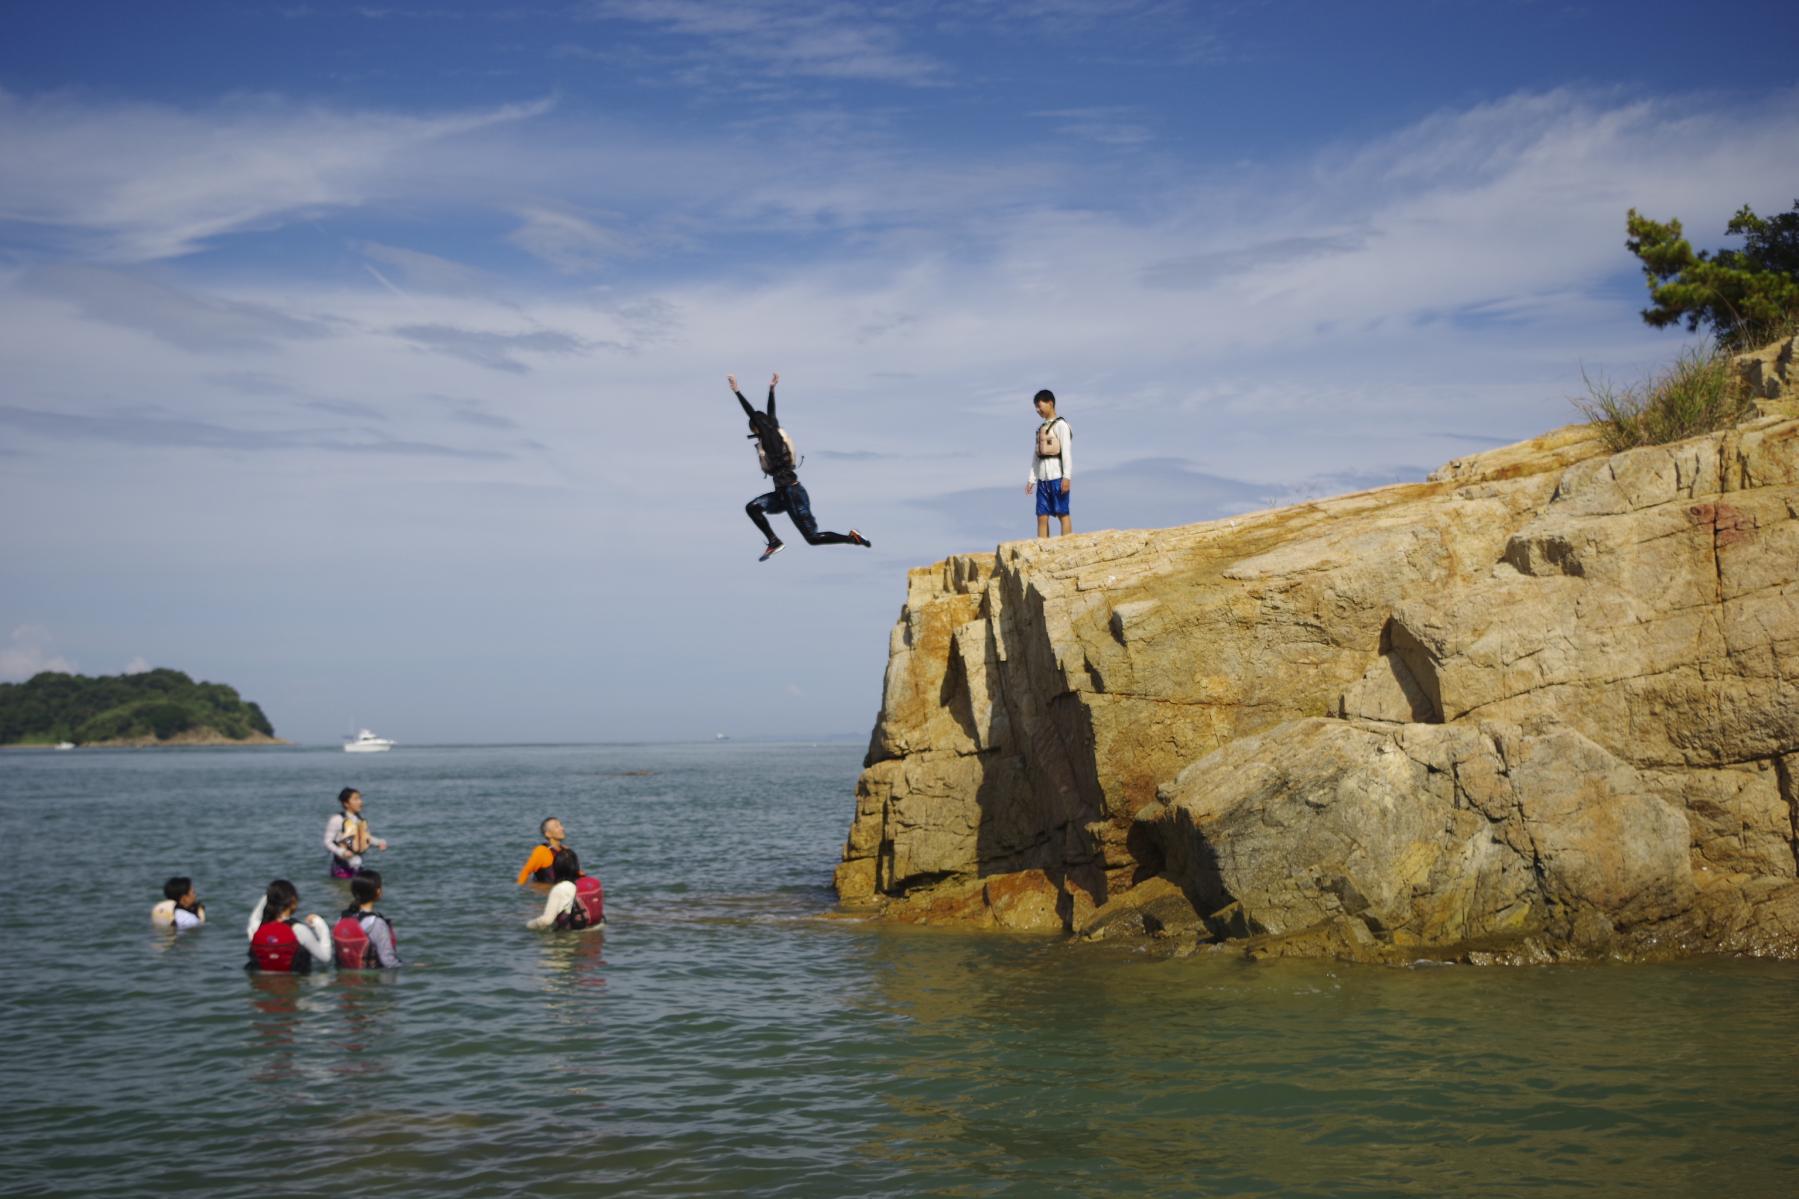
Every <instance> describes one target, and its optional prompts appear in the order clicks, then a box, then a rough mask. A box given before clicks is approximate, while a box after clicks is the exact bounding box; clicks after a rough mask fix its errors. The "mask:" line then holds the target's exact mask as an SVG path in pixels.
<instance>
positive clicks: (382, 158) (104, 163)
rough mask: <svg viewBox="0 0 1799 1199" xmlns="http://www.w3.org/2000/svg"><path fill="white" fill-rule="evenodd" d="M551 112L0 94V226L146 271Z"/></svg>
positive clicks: (370, 193) (339, 202) (342, 202)
mask: <svg viewBox="0 0 1799 1199" xmlns="http://www.w3.org/2000/svg"><path fill="white" fill-rule="evenodd" d="M550 107H551V104H550V102H549V101H538V102H536V103H529V104H509V105H503V106H500V107H497V108H492V109H488V110H485V111H476V112H467V113H452V114H448V115H439V116H430V117H413V116H403V115H397V114H393V113H384V112H358V111H354V110H334V109H327V108H319V107H311V106H298V105H294V104H291V103H287V102H285V101H283V100H281V99H279V98H276V97H256V96H234V97H231V98H230V99H229V100H227V101H224V102H222V103H221V104H220V105H218V106H217V107H216V108H214V109H211V110H195V109H179V108H172V107H168V106H164V105H153V104H131V105H109V104H103V103H98V102H86V101H81V100H75V99H70V98H67V97H61V96H52V97H47V98H43V99H36V100H27V99H22V98H20V97H18V96H16V95H13V94H11V93H8V92H5V91H0V161H3V162H5V163H6V164H7V169H6V171H5V172H4V173H0V221H5V222H27V223H31V224H36V225H39V226H43V227H46V228H48V229H52V230H57V231H60V232H61V233H62V234H64V235H65V236H66V237H67V238H69V239H70V243H71V246H72V248H73V249H74V250H75V251H76V252H77V253H79V254H81V255H82V256H91V257H95V258H100V259H105V260H110V261H117V262H146V261H151V260H154V259H159V258H172V257H178V256H180V255H184V254H189V253H192V252H194V251H195V250H197V249H199V248H200V247H201V246H202V245H204V244H205V243H206V242H207V241H208V240H209V239H212V238H216V237H219V236H221V235H223V234H227V233H235V232H241V231H244V230H255V229H264V228H269V227H272V226H275V225H279V224H283V223H286V222H288V221H292V220H295V219H298V218H301V217H304V216H307V215H310V214H314V213H318V212H322V211H326V210H330V209H335V208H343V207H350V206H355V205H358V204H362V203H365V202H367V201H369V200H371V199H373V198H374V197H375V196H377V195H378V194H380V183H381V180H382V179H383V178H385V177H389V176H391V173H392V171H393V169H394V164H395V160H396V159H397V158H401V157H403V156H404V155H406V154H407V153H408V152H411V151H415V150H418V149H421V148H424V147H427V146H429V145H431V144H433V143H436V142H440V141H443V140H445V139H450V138H455V137H458V136H462V135H466V134H470V133H474V132H477V131H480V130H484V129H488V128H490V127H493V126H496V125H502V124H511V123H516V122H520V121H525V120H528V119H530V118H532V117H535V116H539V115H541V114H543V113H545V112H547V111H549V109H550Z"/></svg>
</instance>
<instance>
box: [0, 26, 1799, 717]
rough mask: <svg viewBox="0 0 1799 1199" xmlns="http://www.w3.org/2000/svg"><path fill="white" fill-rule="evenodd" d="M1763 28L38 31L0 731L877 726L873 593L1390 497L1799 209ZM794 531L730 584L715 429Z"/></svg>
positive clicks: (23, 90)
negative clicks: (1219, 522)
mask: <svg viewBox="0 0 1799 1199" xmlns="http://www.w3.org/2000/svg"><path fill="white" fill-rule="evenodd" d="M1795 45H1799V17H1795V15H1794V14H1793V10H1792V6H1790V5H1776V4H1765V5H1732V4H1720V5H1714V6H1711V7H1710V8H1707V9H1705V10H1703V11H1701V10H1696V9H1693V8H1691V6H1688V5H1679V4H1663V3H1643V4H1633V5H1630V6H1628V9H1626V8H1625V7H1623V6H1616V5H1597V4H1590V5H1578V4H1574V5H1571V4H1559V3H1548V2H1544V3H1531V2H1517V3H1502V2H1489V3H1457V2H1451V0H1430V2H1426V0H1417V2H1394V3H1384V4H1374V3H1370V4H1350V3H1341V4H1326V3H1310V4H1297V3H1230V4H1198V3H1179V2H1176V0H1149V2H1144V3H1129V2H1126V3H1108V4H1100V3H1090V2H1089V0H1039V2H1031V0H1023V2H1018V3H1010V2H1004V0H988V2H980V0H975V2H965V3H959V4H938V3H926V2H923V0H919V2H912V0H895V2H893V3H884V4H867V5H864V4H847V3H839V4H804V5H802V4H789V3H781V2H777V0H745V2H739V3H734V4H712V3H701V2H698V0H671V2H667V3H651V2H648V0H595V2H592V3H555V4H548V3H546V4H531V3H527V4H511V5H508V4H503V3H502V4H485V5H448V4H400V3H396V4H391V5H389V4H378V3H369V4H362V5H337V4H321V3H304V2H301V0H292V2H287V3H279V4H254V3H241V2H240V3H230V4H226V3H217V4H207V3H188V4H182V5H167V6H152V5H142V4H124V3H121V4H72V5H21V6H17V7H16V8H15V9H14V11H12V12H10V13H9V27H8V36H7V37H6V38H5V39H3V40H0V162H3V163H5V164H6V165H5V167H4V168H3V169H0V362H3V363H4V367H5V370H4V378H5V380H6V382H5V385H4V391H0V504H3V505H4V509H5V511H6V512H7V514H8V515H9V517H10V519H8V520H6V521H5V522H4V523H3V524H0V529H3V530H4V531H3V533H0V560H4V562H5V567H4V581H5V587H4V589H3V590H0V678H6V679H16V678H22V677H26V676H28V675H29V674H30V673H31V672H33V671H34V670H37V669H42V668H75V669H79V670H81V671H83V672H86V673H114V672H116V671H119V670H122V669H129V668H137V667H141V666H143V665H146V664H154V665H168V666H175V667H180V668H183V669H186V670H189V671H190V672H192V673H194V674H196V675H198V676H202V677H206V678H210V679H218V680H223V681H227V682H231V683H233V684H235V685H237V686H239V687H240V688H241V689H242V690H243V691H244V693H245V694H246V695H248V696H250V697H252V698H255V699H257V700H259V701H260V702H262V703H263V705H264V706H265V708H266V709H267V710H268V712H269V714H270V716H271V718H272V719H273V720H274V721H275V723H276V725H277V727H278V729H279V730H280V731H281V732H283V733H284V734H286V735H288V736H292V737H295V738H299V739H302V740H308V741H321V740H328V739H330V738H332V737H335V736H337V735H339V734H342V733H344V732H347V731H351V730H352V729H353V728H354V727H355V726H357V725H359V724H368V725H372V726H374V727H375V728H377V729H378V730H379V731H381V732H382V733H384V734H386V735H389V736H394V737H397V738H400V739H401V740H410V741H414V742H421V741H436V740H519V739H523V740H564V739H567V740H594V739H602V740H604V739H637V738H662V737H688V736H710V735H711V734H712V733H713V732H715V731H724V732H728V733H732V734H734V735H740V736H748V735H799V736H811V735H822V734H828V733H840V732H847V733H858V734H859V733H861V732H863V731H865V730H866V729H867V727H868V726H869V724H870V722H871V721H872V718H873V716H874V713H875V710H876V708H877V706H878V703H879V697H880V680H881V671H882V667H883V665H884V662H885V658H886V650H887V631H888V629H889V627H890V626H891V623H892V621H893V619H894V618H895V616H896V615H897V613H898V610H899V605H900V603H901V602H902V600H903V597H904V590H905V581H904V572H905V570H906V568H908V567H911V566H918V565H924V564H928V563H929V562H932V561H934V560H936V559H938V558H941V557H943V556H944V555H945V554H948V553H951V552H957V551H966V550H980V549H986V548H990V547H991V546H993V545H994V544H995V543H997V542H999V541H1001V540H1004V539H1009V538H1013V537H1017V536H1020V535H1025V534H1028V532H1029V531H1030V529H1031V526H1032V523H1033V522H1032V519H1031V515H1030V511H1029V507H1028V501H1027V500H1026V498H1025V496H1024V495H1023V489H1022V483H1023V478H1024V474H1025V469H1026V466H1027V464H1028V456H1029V452H1030V436H1031V432H1032V429H1033V427H1034V417H1033V416H1032V413H1031V411H1030V408H1029V398H1030V395H1031V393H1033V392H1034V391H1035V390H1036V389H1037V388H1038V387H1042V386H1049V387H1052V388H1054V389H1055V390H1056V391H1057V392H1058V394H1060V395H1061V396H1062V397H1063V400H1064V411H1065V413H1066V414H1067V415H1068V416H1069V417H1070V419H1071V421H1072V423H1073V426H1074V428H1075V432H1076V444H1077V452H1078V464H1077V481H1076V488H1075V493H1074V494H1075V514H1076V527H1077V528H1094V527H1132V526H1159V525H1167V524H1175V523H1182V522H1187V521H1193V520H1204V519H1209V518H1212V517H1216V516H1220V515H1225V514H1228V513H1232V512H1239V511H1245V510H1250V509H1254V508H1257V507H1263V506H1267V505H1269V504H1275V503H1284V502H1289V501H1291V500H1293V499H1296V498H1301V497H1304V496H1308V495H1319V494H1328V493H1332V492H1336V491H1341V490H1346V489H1353V488H1356V487H1362V486H1370V485H1375V484H1378V483H1382V482H1388V481H1394V480H1399V479H1412V478H1418V477H1421V476H1422V475H1423V474H1424V473H1426V472H1428V471H1429V470H1430V469H1432V468H1434V467H1435V466H1437V465H1439V464H1440V463H1441V462H1443V461H1446V460H1447V459H1449V458H1452V457H1455V456H1457V455H1460V454H1465V453H1468V452H1470V451H1472V450H1477V449H1480V448H1484V447H1487V446H1491V445H1495V444H1500V443H1503V442H1505V441H1511V440H1516V439H1518V438H1522V437H1525V436H1529V435H1531V434H1534V433H1536V432H1539V431H1542V430H1543V429H1546V428H1549V427H1552V426H1554V425H1557V424H1562V423H1566V422H1567V421H1568V420H1570V419H1572V418H1573V415H1574V413H1573V409H1572V407H1571V406H1570V403H1569V400H1570V397H1572V396H1573V395H1575V394H1577V393H1578V392H1579V390H1580V374H1581V371H1582V370H1583V369H1585V370H1587V371H1588V372H1589V373H1595V372H1596V373H1600V374H1607V375H1611V376H1615V377H1619V378H1626V379H1627V378H1630V377H1633V376H1634V375H1636V374H1639V373H1641V372H1643V371H1646V370H1648V369H1651V368H1653V367H1654V366H1656V365H1657V364H1659V363H1661V362H1664V361H1666V360H1667V359H1668V358H1670V357H1672V356H1673V355H1674V354H1675V353H1676V352H1677V351H1678V349H1679V348H1680V347H1681V346H1682V345H1683V344H1685V338H1684V335H1682V334H1680V333H1678V332H1670V331H1656V330H1650V329H1647V328H1645V327H1644V326H1642V324H1641V322H1640V321H1639V320H1638V318H1637V315H1636V313H1637V310H1638V309H1639V308H1640V307H1642V304H1643V301H1644V297H1643V294H1642V283H1641V279H1640V276H1639V275H1638V274H1637V272H1636V271H1635V270H1634V269H1633V260H1632V259H1631V258H1630V257H1629V255H1628V254H1626V252H1625V251H1624V249H1623V245H1622V243H1623V239H1624V232H1623V219H1624V212H1625V210H1626V209H1627V208H1629V207H1632V206H1635V207H1638V208H1640V209H1642V210H1644V211H1646V212H1648V213H1650V214H1652V215H1655V216H1658V217H1667V216H1678V217H1680V218H1681V219H1682V220H1683V221H1684V222H1685V223H1686V225H1687V227H1688V229H1689V231H1690V232H1691V233H1692V234H1693V235H1694V236H1695V239H1696V240H1697V241H1698V242H1699V243H1700V244H1702V245H1712V246H1715V245H1719V244H1722V240H1721V234H1722V230H1723V226H1724V223H1725V221H1726V220H1728V218H1729V216H1730V214H1731V213H1732V212H1734V211H1735V209H1736V208H1737V207H1738V206H1739V205H1741V204H1744V203H1748V204H1751V205H1753V206H1755V207H1756V208H1757V210H1758V211H1763V212H1775V211H1783V210H1785V209H1786V208H1787V207H1788V206H1789V205H1790V204H1791V203H1792V202H1793V201H1794V198H1795V197H1796V196H1799V168H1795V165H1794V164H1795V163H1799V70H1796V68H1795V61H1796V60H1795V59H1794V58H1793V55H1792V49H1793V47H1794V46H1795ZM771 370H779V371H781V373H782V375H783V387H782V406H781V412H782V416H783V418H784V420H785V422H786V423H787V424H788V426H789V428H790V430H791V431H792V433H793V434H794V436H795V438H796V440H797V441H798V443H799V446H800V449H801V451H802V453H804V454H805V455H806V456H807V460H806V463H805V465H804V468H803V470H802V478H803V479H804V480H805V482H806V483H807V485H808V487H809V488H810V490H811V492H812V496H813V500H814V507H815V510H816V511H817V513H818V515H819V516H820V518H821V523H822V524H823V526H824V527H826V528H835V529H845V528H847V527H849V526H851V525H854V526H856V527H858V528H861V529H862V530H863V531H864V532H866V533H868V534H869V536H871V537H872V538H873V540H874V542H875V546H874V548H873V549H872V550H860V549H853V548H836V547H829V548H809V547H806V546H804V545H803V544H798V543H797V538H796V539H794V541H795V544H794V545H793V548H791V549H789V551H788V552H787V553H785V554H783V555H782V556H781V557H779V558H777V559H775V560H773V561H772V562H770V563H768V564H766V565H758V564H757V563H756V561H755V555H756V553H757V551H758V549H759V544H758V538H757V537H756V535H755V532H754V530H753V529H752V528H751V526H750V525H749V523H748V522H747V520H745V519H744V517H743V514H742V505H743V503H744V501H745V500H746V499H748V498H749V497H750V496H752V495H754V494H756V493H757V492H758V491H760V490H762V486H763V484H762V481H761V479H760V476H759V474H758V473H757V471H756V469H755V465H754V458H753V455H752V454H751V453H750V451H749V448H748V444H747V443H746V442H745V441H744V439H743V437H742V432H743V430H742V428H741V419H740V417H739V416H738V414H737V411H736V407H735V403H734V401H732V400H731V399H730V396H729V394H728V393H727V391H726V389H725V387H724V383H723V376H724V374H725V373H726V372H727V371H735V372H736V373H737V374H738V375H739V376H740V377H741V378H742V379H743V380H744V381H745V383H746V390H747V391H749V392H751V394H753V395H756V396H758V397H759V395H760V390H761V386H762V384H763V383H764V381H765V380H766V378H767V376H768V373H769V372H770V371H771Z"/></svg>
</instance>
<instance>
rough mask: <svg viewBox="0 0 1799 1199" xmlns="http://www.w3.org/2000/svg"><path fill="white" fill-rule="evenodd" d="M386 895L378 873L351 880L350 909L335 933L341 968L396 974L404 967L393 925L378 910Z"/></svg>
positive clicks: (366, 872) (359, 873)
mask: <svg viewBox="0 0 1799 1199" xmlns="http://www.w3.org/2000/svg"><path fill="white" fill-rule="evenodd" d="M384 894H385V892H384V891H383V890H382V889H381V872H380V871H378V870H358V871H357V872H356V877H355V878H353V879H351V880H350V900H351V902H350V906H349V907H347V908H345V909H344V910H343V915H342V916H340V917H338V921H337V927H336V928H334V929H332V930H331V944H332V947H333V949H334V950H335V951H336V953H337V964H338V966H339V967H340V968H342V969H346V970H376V969H380V970H392V969H395V968H397V967H398V966H399V965H400V949H399V945H398V944H397V939H396V938H395V937H394V926H393V922H392V921H391V920H389V919H388V918H387V917H386V916H383V915H382V914H381V913H380V912H377V911H376V910H375V904H377V903H378V902H380V900H381V897H382V895H384Z"/></svg>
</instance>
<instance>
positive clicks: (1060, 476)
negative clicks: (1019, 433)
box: [1024, 387, 1074, 537]
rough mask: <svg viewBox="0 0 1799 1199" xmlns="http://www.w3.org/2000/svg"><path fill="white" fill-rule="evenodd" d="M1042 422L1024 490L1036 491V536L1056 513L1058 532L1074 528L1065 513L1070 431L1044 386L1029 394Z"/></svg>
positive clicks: (1043, 532)
mask: <svg viewBox="0 0 1799 1199" xmlns="http://www.w3.org/2000/svg"><path fill="white" fill-rule="evenodd" d="M1031 404H1032V405H1033V406H1034V407H1035V408H1036V409H1037V416H1038V417H1039V418H1040V419H1041V420H1042V422H1043V423H1042V424H1040V425H1038V426H1037V438H1036V445H1035V446H1033V447H1032V453H1031V473H1030V477H1029V479H1028V480H1027V481H1026V482H1025V485H1024V490H1025V494H1026V495H1029V494H1030V493H1031V492H1032V491H1035V492H1036V493H1037V536H1039V537H1048V536H1049V518H1050V517H1052V516H1055V517H1060V518H1061V521H1062V536H1064V537H1066V536H1068V535H1069V534H1070V533H1072V532H1074V522H1073V520H1072V519H1071V518H1070V517H1069V515H1068V488H1069V485H1070V484H1071V483H1072V482H1073V480H1074V434H1073V433H1072V432H1071V431H1070V430H1069V428H1068V422H1067V421H1066V420H1063V419H1062V418H1061V417H1059V416H1057V415H1056V393H1055V392H1053V391H1051V390H1049V389H1048V388H1047V387H1046V388H1044V389H1043V390H1042V391H1040V392H1038V393H1037V394H1036V395H1035V396H1033V397H1032V398H1031Z"/></svg>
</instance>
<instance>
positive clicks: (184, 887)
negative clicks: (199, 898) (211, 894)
mask: <svg viewBox="0 0 1799 1199" xmlns="http://www.w3.org/2000/svg"><path fill="white" fill-rule="evenodd" d="M162 897H163V898H164V899H172V900H174V901H175V902H176V904H178V905H185V904H190V903H192V902H193V901H194V880H193V879H191V878H187V877H185V876H183V875H179V874H178V875H176V876H175V877H174V878H172V879H170V880H169V881H168V882H166V883H164V884H163V885H162Z"/></svg>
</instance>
